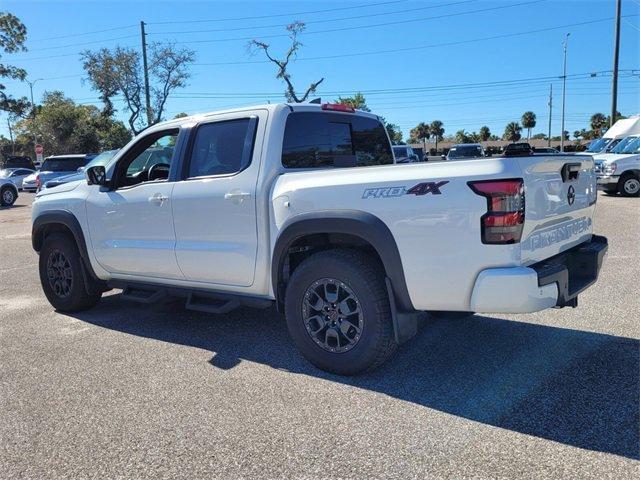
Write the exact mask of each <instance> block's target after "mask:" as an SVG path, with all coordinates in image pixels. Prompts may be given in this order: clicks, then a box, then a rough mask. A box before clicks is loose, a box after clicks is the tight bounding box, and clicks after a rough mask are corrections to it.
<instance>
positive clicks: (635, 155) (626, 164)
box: [595, 135, 640, 197]
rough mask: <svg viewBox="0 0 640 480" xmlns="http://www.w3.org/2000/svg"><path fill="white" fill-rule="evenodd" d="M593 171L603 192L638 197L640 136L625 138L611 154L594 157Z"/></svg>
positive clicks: (639, 194) (639, 184)
mask: <svg viewBox="0 0 640 480" xmlns="http://www.w3.org/2000/svg"><path fill="white" fill-rule="evenodd" d="M595 170H596V173H597V175H598V186H599V187H600V188H602V189H603V190H604V191H605V192H607V193H616V192H617V193H620V194H622V195H624V196H628V197H638V196H640V135H635V136H631V137H627V138H625V139H624V140H623V141H621V142H620V143H619V144H618V145H617V146H616V147H615V148H614V149H613V150H612V151H611V153H608V154H605V155H598V156H597V157H595Z"/></svg>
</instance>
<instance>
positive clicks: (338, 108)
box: [322, 103, 356, 113]
mask: <svg viewBox="0 0 640 480" xmlns="http://www.w3.org/2000/svg"><path fill="white" fill-rule="evenodd" d="M322 110H333V111H334V112H347V113H354V112H355V111H356V109H355V108H353V107H350V106H349V105H343V104H341V103H323V104H322Z"/></svg>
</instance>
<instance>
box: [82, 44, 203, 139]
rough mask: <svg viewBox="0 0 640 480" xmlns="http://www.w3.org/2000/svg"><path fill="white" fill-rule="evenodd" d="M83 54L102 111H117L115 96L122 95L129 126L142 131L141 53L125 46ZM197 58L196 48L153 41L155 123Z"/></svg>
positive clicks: (133, 129) (86, 69)
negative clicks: (194, 50) (101, 105)
mask: <svg viewBox="0 0 640 480" xmlns="http://www.w3.org/2000/svg"><path fill="white" fill-rule="evenodd" d="M81 58H82V62H83V67H84V69H85V72H86V73H87V77H88V80H89V82H90V83H91V86H92V87H93V89H94V90H96V91H98V92H100V99H101V100H102V102H103V103H104V108H103V110H102V114H103V115H104V116H106V117H111V116H112V115H113V113H114V112H115V108H114V106H113V102H112V98H114V97H115V96H116V95H121V96H122V100H123V101H124V103H125V105H126V108H127V110H128V112H129V118H128V120H127V121H128V123H129V127H130V128H131V130H132V131H133V132H134V133H136V134H137V133H139V132H140V131H142V126H143V121H144V118H145V115H144V108H145V107H144V82H143V79H142V67H141V60H140V53H139V52H138V51H137V50H135V49H133V48H126V47H125V48H123V47H116V48H115V49H113V50H109V49H107V48H103V49H101V50H98V51H96V52H91V51H88V50H86V51H84V52H82V53H81ZM194 59H195V53H194V52H193V50H189V49H178V48H176V47H175V45H174V44H160V43H154V44H152V45H151V63H150V66H149V71H150V74H151V75H150V76H151V80H152V82H153V84H152V87H151V94H152V97H153V112H152V118H153V123H158V122H160V121H161V120H162V115H163V114H164V108H165V105H166V102H167V99H168V98H169V96H170V94H171V92H173V91H174V90H175V89H177V88H183V87H185V86H186V85H187V80H188V79H189V77H190V76H191V74H190V73H189V70H188V66H189V65H190V64H191V63H193V61H194Z"/></svg>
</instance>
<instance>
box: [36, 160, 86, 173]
mask: <svg viewBox="0 0 640 480" xmlns="http://www.w3.org/2000/svg"><path fill="white" fill-rule="evenodd" d="M86 163H87V160H86V159H85V158H84V157H82V158H51V159H49V160H45V161H44V163H43V164H42V167H41V168H40V169H41V170H42V171H43V172H46V171H51V172H74V171H76V170H77V169H78V168H80V167H84V166H85V164H86Z"/></svg>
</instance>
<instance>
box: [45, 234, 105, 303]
mask: <svg viewBox="0 0 640 480" xmlns="http://www.w3.org/2000/svg"><path fill="white" fill-rule="evenodd" d="M39 270H40V283H41V284H42V289H43V290H44V294H45V295H46V297H47V300H49V303H50V304H51V305H52V306H53V307H54V308H55V309H56V310H60V311H63V312H74V311H78V310H85V309H87V308H91V307H93V306H94V305H95V304H96V303H98V301H99V300H100V297H101V296H102V289H101V288H100V285H98V282H96V281H95V280H93V279H91V278H90V277H89V275H88V273H87V272H86V271H85V269H84V266H83V265H82V259H81V258H80V252H79V251H78V247H77V245H76V243H75V241H74V240H73V238H71V237H69V236H68V235H65V234H62V233H53V234H51V235H49V236H48V237H47V238H46V239H45V241H44V245H43V246H42V249H41V250H40V259H39Z"/></svg>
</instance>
